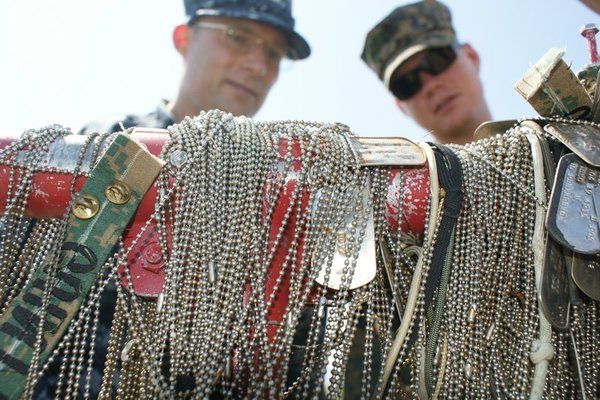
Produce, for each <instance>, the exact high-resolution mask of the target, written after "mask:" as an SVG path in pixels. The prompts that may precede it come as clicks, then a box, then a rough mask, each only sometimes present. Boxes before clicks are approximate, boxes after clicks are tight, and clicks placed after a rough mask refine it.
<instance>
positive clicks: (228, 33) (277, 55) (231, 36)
mask: <svg viewBox="0 0 600 400" xmlns="http://www.w3.org/2000/svg"><path fill="white" fill-rule="evenodd" d="M193 26H194V27H195V28H202V29H214V30H218V31H221V32H222V39H223V42H224V43H225V44H226V45H227V46H228V47H230V48H231V49H233V50H234V51H236V52H238V53H240V54H248V53H250V52H252V51H253V50H254V49H256V48H257V47H259V46H262V48H263V49H264V51H265V55H266V59H267V61H268V62H269V65H270V66H271V67H279V64H280V61H282V60H285V55H286V54H287V48H285V47H284V46H280V45H276V44H273V43H269V42H267V41H266V40H265V39H263V38H261V37H259V36H257V35H256V34H254V33H252V32H250V31H248V30H245V29H243V28H239V27H236V26H233V25H227V24H221V23H217V22H208V21H201V22H198V23H196V24H194V25H193ZM285 64H289V63H285Z"/></svg>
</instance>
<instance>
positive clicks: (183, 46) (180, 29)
mask: <svg viewBox="0 0 600 400" xmlns="http://www.w3.org/2000/svg"><path fill="white" fill-rule="evenodd" d="M190 34H191V29H190V27H189V26H188V25H187V24H181V25H177V26H176V27H175V29H173V45H174V46H175V49H176V50H177V52H178V53H179V54H181V55H182V56H185V55H186V53H187V49H188V43H189V37H190Z"/></svg>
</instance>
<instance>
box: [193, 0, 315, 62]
mask: <svg viewBox="0 0 600 400" xmlns="http://www.w3.org/2000/svg"><path fill="white" fill-rule="evenodd" d="M184 4H185V13H186V15H187V16H188V17H189V20H190V22H193V21H194V20H196V19H197V18H199V17H203V16H221V17H230V18H241V19H250V20H252V21H257V22H262V23H265V24H268V25H271V26H273V27H275V28H277V29H279V30H280V31H282V32H283V33H284V34H285V36H286V37H287V40H288V43H289V50H288V54H287V56H288V57H289V58H291V59H293V60H300V59H303V58H306V57H308V56H309V55H310V46H309V45H308V43H307V42H306V40H305V39H304V38H303V37H302V36H300V35H299V34H298V33H297V32H296V31H294V25H295V21H294V18H293V17H292V0H184Z"/></svg>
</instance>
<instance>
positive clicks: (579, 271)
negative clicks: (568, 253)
mask: <svg viewBox="0 0 600 400" xmlns="http://www.w3.org/2000/svg"><path fill="white" fill-rule="evenodd" d="M571 274H572V276H573V280H574V281H575V283H576V284H577V287H578V288H579V289H580V290H581V291H582V292H583V293H585V294H586V295H587V296H589V297H590V298H592V299H594V300H596V301H600V258H599V257H598V256H597V255H596V256H586V255H582V254H573V270H572V271H571Z"/></svg>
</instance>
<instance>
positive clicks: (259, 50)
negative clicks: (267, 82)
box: [244, 44, 272, 77]
mask: <svg viewBox="0 0 600 400" xmlns="http://www.w3.org/2000/svg"><path fill="white" fill-rule="evenodd" d="M244 67H245V68H246V69H248V70H249V71H251V72H252V73H254V74H256V75H258V76H260V77H265V76H267V75H268V74H269V72H270V69H271V68H272V67H271V65H270V64H269V59H268V55H267V51H266V49H265V48H264V46H263V45H260V44H259V45H256V46H254V47H253V48H252V49H250V50H249V51H248V53H246V54H245V55H244Z"/></svg>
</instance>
